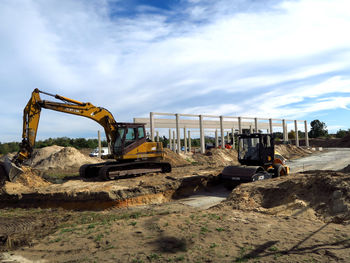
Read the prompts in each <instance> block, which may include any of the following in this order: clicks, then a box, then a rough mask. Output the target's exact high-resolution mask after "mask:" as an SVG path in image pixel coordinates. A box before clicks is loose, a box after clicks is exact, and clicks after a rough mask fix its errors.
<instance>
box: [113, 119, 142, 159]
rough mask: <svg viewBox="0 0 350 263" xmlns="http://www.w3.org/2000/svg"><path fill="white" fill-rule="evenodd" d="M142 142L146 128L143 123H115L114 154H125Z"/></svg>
mask: <svg viewBox="0 0 350 263" xmlns="http://www.w3.org/2000/svg"><path fill="white" fill-rule="evenodd" d="M144 142H146V130H145V125H144V124H143V123H117V135H116V140H115V143H114V154H116V155H118V156H122V155H125V154H126V153H128V152H129V151H131V150H132V149H134V148H136V147H138V146H140V145H141V144H143V143H144Z"/></svg>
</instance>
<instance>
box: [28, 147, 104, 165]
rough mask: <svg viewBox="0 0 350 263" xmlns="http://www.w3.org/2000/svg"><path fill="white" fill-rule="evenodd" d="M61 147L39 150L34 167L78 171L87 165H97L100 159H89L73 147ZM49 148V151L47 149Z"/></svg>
mask: <svg viewBox="0 0 350 263" xmlns="http://www.w3.org/2000/svg"><path fill="white" fill-rule="evenodd" d="M58 147H59V146H56V147H53V146H50V147H45V148H42V149H39V151H38V153H37V154H36V156H35V157H34V160H33V164H32V166H33V167H34V168H36V169H38V170H42V171H48V170H62V171H66V170H70V169H77V168H79V167H80V166H82V165H83V164H86V163H97V162H98V159H96V158H91V157H87V156H85V155H84V154H82V153H81V152H80V151H78V150H77V149H75V148H73V147H62V148H61V149H59V148H58ZM47 148H49V149H47Z"/></svg>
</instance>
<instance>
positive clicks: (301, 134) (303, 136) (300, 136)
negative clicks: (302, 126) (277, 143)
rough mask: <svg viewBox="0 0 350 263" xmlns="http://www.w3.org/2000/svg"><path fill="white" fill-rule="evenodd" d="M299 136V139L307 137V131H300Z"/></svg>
mask: <svg viewBox="0 0 350 263" xmlns="http://www.w3.org/2000/svg"><path fill="white" fill-rule="evenodd" d="M298 136H299V139H301V138H305V132H302V131H298Z"/></svg>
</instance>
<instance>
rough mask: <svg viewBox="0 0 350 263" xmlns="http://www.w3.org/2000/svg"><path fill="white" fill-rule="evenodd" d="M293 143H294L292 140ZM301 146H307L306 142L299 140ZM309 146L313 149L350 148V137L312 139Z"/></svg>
mask: <svg viewBox="0 0 350 263" xmlns="http://www.w3.org/2000/svg"><path fill="white" fill-rule="evenodd" d="M292 143H294V141H293V140H292ZM299 144H300V145H301V146H305V140H303V139H302V140H299ZM309 144H310V146H311V147H324V148H350V135H348V136H345V137H344V138H341V139H340V138H325V139H323V138H310V139H309Z"/></svg>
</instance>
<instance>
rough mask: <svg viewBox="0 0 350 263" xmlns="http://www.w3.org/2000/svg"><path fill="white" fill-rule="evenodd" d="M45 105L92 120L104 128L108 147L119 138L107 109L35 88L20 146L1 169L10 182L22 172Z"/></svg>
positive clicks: (32, 146)
mask: <svg viewBox="0 0 350 263" xmlns="http://www.w3.org/2000/svg"><path fill="white" fill-rule="evenodd" d="M40 93H42V94H46V95H48V96H51V97H54V98H55V99H57V100H60V101H61V102H56V101H48V100H42V99H41V97H40ZM42 108H45V109H50V110H54V111H59V112H64V113H68V114H73V115H78V116H83V117H87V118H89V119H92V120H94V121H96V122H98V123H99V124H100V125H101V126H102V127H103V128H104V130H105V133H106V138H107V142H108V145H109V146H111V143H112V142H115V140H116V138H115V137H116V136H117V133H116V129H117V123H116V121H115V119H114V117H113V115H112V113H110V112H109V111H108V110H106V109H104V108H102V107H96V106H94V105H92V104H91V103H89V102H86V103H85V102H80V101H76V100H72V99H69V98H66V97H63V96H60V95H53V94H50V93H47V92H43V91H40V90H38V89H35V90H34V91H33V92H32V96H31V97H30V99H29V101H28V103H27V105H26V106H25V108H24V111H23V132H22V142H21V144H20V149H19V151H18V153H17V154H16V155H15V156H14V157H13V158H12V160H11V161H9V160H5V163H4V164H2V167H0V170H1V169H2V172H3V173H6V174H7V177H8V179H9V180H10V181H14V180H15V178H16V177H17V176H18V175H19V174H21V173H22V170H21V165H22V163H23V162H24V161H25V160H27V159H29V158H30V157H31V155H32V152H33V149H34V145H35V140H36V135H37V131H38V125H39V120H40V113H41V109H42ZM0 172H1V171H0Z"/></svg>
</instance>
